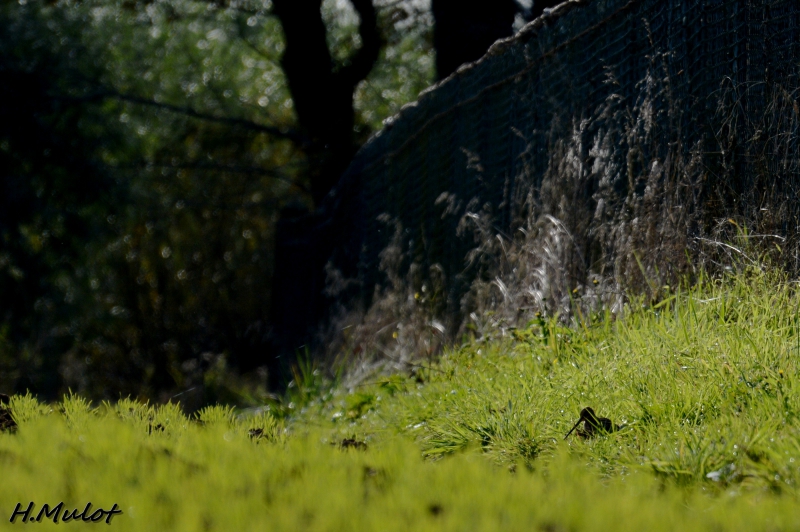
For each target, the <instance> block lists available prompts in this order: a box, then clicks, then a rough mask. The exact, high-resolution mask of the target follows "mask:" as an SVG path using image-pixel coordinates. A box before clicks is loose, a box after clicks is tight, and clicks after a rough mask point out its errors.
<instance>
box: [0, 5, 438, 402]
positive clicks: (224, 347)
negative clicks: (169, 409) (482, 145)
mask: <svg viewBox="0 0 800 532" xmlns="http://www.w3.org/2000/svg"><path fill="white" fill-rule="evenodd" d="M343 5H346V4H341V3H334V2H326V3H325V4H324V14H325V17H326V22H327V23H328V30H329V31H328V37H329V39H330V43H331V46H333V47H334V48H335V50H334V55H335V56H336V57H346V56H347V54H348V53H349V52H350V49H351V48H352V47H353V46H355V45H356V44H357V43H356V41H355V40H354V35H355V34H354V24H355V22H354V19H353V17H352V13H350V14H348V13H349V12H348V11H347V9H345V8H344V7H343ZM409 6H410V4H409V5H408V6H407V5H405V4H404V3H396V2H393V3H390V4H387V5H386V6H383V7H380V8H379V18H380V24H381V25H382V30H383V32H384V33H385V34H386V37H387V39H386V40H387V43H388V45H387V47H386V48H385V50H384V51H383V55H382V57H381V59H380V60H379V62H378V64H377V65H376V67H375V69H374V71H373V73H372V75H371V76H370V77H369V78H368V79H367V80H365V81H364V82H363V83H362V84H361V86H359V88H358V94H356V107H357V115H358V117H357V124H358V125H357V127H358V132H359V134H360V136H361V138H362V139H366V137H367V136H368V135H369V134H370V133H371V132H372V131H373V130H374V129H375V128H377V127H380V124H381V121H382V120H383V119H384V118H386V117H387V116H389V115H390V114H392V113H394V112H395V111H397V110H398V109H399V106H400V105H402V104H404V103H406V102H407V101H409V100H411V99H413V98H415V97H416V94H417V92H418V91H419V90H421V89H422V88H424V87H425V86H426V85H427V84H428V82H429V80H430V79H432V66H431V65H432V62H431V61H430V57H431V49H430V45H429V43H428V42H427V40H426V34H427V32H428V31H429V28H430V21H429V19H427V18H426V17H425V16H423V15H421V14H420V13H419V12H417V11H415V10H414V9H413V8H411V7H409ZM270 7H271V6H270V3H269V2H261V1H244V2H207V1H204V0H158V1H154V2H150V1H146V2H136V1H133V2H131V1H128V0H114V1H106V0H88V1H81V2H71V1H60V2H44V1H39V0H30V1H27V2H11V3H4V4H3V5H2V6H0V69H2V72H3V77H4V79H6V80H8V82H7V83H5V84H4V86H3V87H2V88H0V115H2V116H0V117H2V118H3V123H4V124H5V125H3V126H0V162H2V167H3V168H6V169H7V170H3V173H2V175H0V208H2V209H0V210H2V213H0V299H2V301H3V305H4V313H3V314H2V315H0V370H2V371H0V376H1V377H0V388H1V389H5V390H9V389H16V390H18V391H24V390H26V389H30V390H32V391H34V392H35V393H38V394H44V395H46V396H48V397H55V396H57V395H58V394H59V393H63V392H64V391H66V390H67V389H69V388H71V389H74V390H76V391H79V392H81V393H82V394H85V395H88V396H91V397H95V398H107V399H113V398H118V397H120V396H126V395H129V394H130V395H132V396H137V397H149V398H153V399H158V400H160V401H166V400H168V399H169V398H170V397H172V395H173V394H175V393H176V392H184V391H186V390H195V389H196V390H199V391H198V392H197V393H194V395H191V396H183V397H181V399H182V400H184V401H186V402H188V403H191V405H190V406H191V407H192V408H199V407H200V406H202V405H203V404H207V403H209V402H214V401H224V402H230V403H247V402H251V403H253V404H255V403H257V402H259V401H263V398H264V397H263V396H264V390H265V388H266V380H265V379H266V376H265V374H264V373H263V372H260V373H259V372H257V371H255V370H256V368H258V367H260V366H262V365H263V364H264V359H265V355H266V352H267V349H268V345H269V342H270V338H271V334H272V333H271V330H270V325H269V319H270V314H271V288H272V270H273V261H274V256H273V255H274V253H273V249H274V248H273V246H274V235H275V226H276V222H277V219H278V213H279V210H280V209H281V208H282V207H283V206H285V205H286V204H292V205H295V204H298V203H300V204H305V205H308V204H309V198H308V195H307V189H308V183H307V179H306V174H307V172H306V171H307V169H308V167H309V164H312V163H311V162H309V161H308V160H307V158H306V155H305V154H304V153H303V151H302V149H301V148H300V147H298V145H296V144H295V143H294V142H292V141H291V140H290V139H289V138H288V137H291V134H292V132H294V130H295V129H296V128H297V125H296V123H295V117H294V110H293V105H292V101H291V98H290V94H289V90H288V87H287V85H286V82H285V79H284V76H283V73H282V70H281V68H280V58H281V54H282V52H283V47H284V43H283V35H282V31H281V28H280V23H279V21H278V20H277V18H275V17H274V16H273V15H272V14H271V12H270ZM401 62H402V63H403V64H401ZM12 124H13V126H12ZM295 133H296V132H295ZM236 371H238V372H247V373H248V377H247V379H246V380H248V382H249V383H250V384H248V386H247V388H248V389H250V391H249V392H248V391H236V390H235V389H234V388H236V385H235V384H231V382H230V379H229V378H227V377H226V376H225V375H224V373H226V372H227V373H230V372H236ZM209 374H211V375H209Z"/></svg>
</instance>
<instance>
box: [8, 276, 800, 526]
mask: <svg viewBox="0 0 800 532" xmlns="http://www.w3.org/2000/svg"><path fill="white" fill-rule="evenodd" d="M671 293H672V295H671V296H669V297H667V298H666V299H664V300H662V301H661V302H659V303H657V304H654V305H652V304H648V305H646V306H643V305H640V304H632V305H631V308H629V309H628V310H627V311H626V315H625V316H624V317H622V318H619V319H615V318H614V317H613V316H611V315H608V314H600V315H597V316H585V317H583V319H582V320H580V323H578V324H577V325H576V326H575V327H573V328H563V327H560V326H559V325H557V321H556V320H555V319H545V318H541V319H539V320H535V321H534V322H532V323H531V324H529V326H528V327H527V328H524V329H517V330H513V331H507V333H506V335H505V337H504V338H496V339H494V340H490V341H473V342H471V343H468V344H466V345H464V346H462V347H461V348H459V349H457V350H453V351H450V352H448V353H447V354H446V355H445V356H444V357H443V358H442V359H441V360H439V361H438V362H437V363H436V364H434V365H433V366H430V367H429V366H428V363H425V364H423V366H424V367H421V368H417V371H416V372H415V376H414V377H408V376H405V375H397V376H393V377H381V378H375V379H374V380H373V381H372V382H368V383H365V384H363V385H361V386H359V387H356V388H354V389H352V390H344V389H341V388H336V387H334V388H333V389H329V388H327V387H325V386H324V385H323V384H322V383H320V382H318V381H316V380H315V379H314V377H313V374H312V373H310V370H309V372H308V373H307V374H306V378H305V379H298V386H296V387H295V388H294V389H293V390H294V391H293V392H292V393H293V396H292V399H293V400H294V402H295V404H294V405H293V407H294V408H292V409H290V411H292V412H293V414H292V415H290V416H289V417H288V418H286V419H285V420H283V421H280V422H277V421H275V419H274V418H273V417H272V416H270V415H269V414H268V413H261V414H259V415H257V416H254V417H253V416H240V417H236V416H234V415H233V412H231V411H226V410H224V409H222V408H219V407H217V408H213V409H207V410H206V411H204V412H202V413H201V415H200V416H199V418H192V419H189V418H187V417H185V416H184V415H183V414H182V413H181V412H180V411H179V409H177V408H176V407H174V406H169V405H168V406H164V407H160V408H150V407H147V406H145V405H140V404H135V403H132V402H128V401H123V402H120V403H118V404H116V405H101V406H98V407H97V408H94V409H91V408H90V407H89V405H87V404H86V403H84V402H83V401H81V400H80V399H78V398H68V399H65V401H64V402H62V403H60V404H57V405H52V406H46V405H41V404H39V403H37V402H36V401H35V400H33V399H32V398H30V397H19V396H17V397H14V398H12V401H11V408H12V410H13V411H14V413H15V416H16V418H17V421H18V423H19V429H18V431H17V433H16V434H2V435H0V463H1V467H2V472H3V479H2V481H0V528H9V529H11V528H12V527H19V526H20V524H19V520H18V521H17V524H13V525H12V524H10V523H9V522H8V520H9V517H10V516H11V513H12V511H13V510H14V506H15V504H16V503H18V502H19V503H22V505H23V507H24V506H25V505H27V504H28V502H29V501H34V502H35V503H36V504H37V507H36V508H37V509H36V512H38V509H39V508H40V507H41V505H42V504H43V503H48V504H51V505H53V504H57V503H58V502H60V501H64V502H65V505H67V506H68V507H69V508H75V507H79V508H81V509H82V508H83V506H85V504H86V503H87V502H92V503H93V504H94V505H95V507H97V506H99V507H102V508H106V509H108V508H110V507H111V506H112V504H114V503H116V504H118V505H119V507H120V509H122V511H123V514H122V515H119V516H115V517H114V520H113V521H112V526H113V527H114V528H115V529H119V530H157V529H160V530H257V529H258V530H263V529H267V530H347V531H350V530H537V529H539V530H553V531H554V530H609V529H613V530H676V529H681V530H692V529H697V530H708V529H722V530H793V529H800V523H798V522H797V519H796V515H797V508H798V496H797V488H796V486H797V483H798V481H800V470H799V469H798V467H800V439H799V438H798V435H799V434H800V419H799V418H798V415H799V414H800V394H799V393H798V387H800V375H798V370H797V363H796V360H797V355H798V349H800V335H799V334H798V333H800V330H798V326H799V325H800V324H799V323H798V306H799V305H800V297H798V296H799V294H798V293H797V288H796V285H795V284H793V283H789V282H786V281H785V280H784V279H783V278H781V277H779V276H777V275H772V274H765V273H763V272H760V271H755V270H754V271H751V272H749V273H747V274H742V275H739V276H737V277H732V278H729V279H726V280H723V281H717V282H711V281H703V282H701V283H699V284H698V285H697V286H695V287H692V288H690V289H687V288H682V289H673V290H672V291H671ZM585 406H592V407H593V408H594V409H595V410H596V411H597V413H598V414H599V415H600V416H607V417H610V418H611V419H612V420H613V421H614V422H615V423H617V424H619V425H622V428H621V430H619V431H617V432H614V433H612V434H609V435H604V436H600V437H597V438H593V439H589V440H582V439H580V438H578V437H576V436H574V435H573V436H570V438H569V439H567V440H566V441H565V440H564V435H565V433H566V432H567V431H568V430H569V428H570V427H571V426H572V425H573V424H574V423H575V421H577V418H578V413H579V411H580V410H581V408H583V407H585ZM38 526H41V527H44V528H47V527H50V526H57V525H53V524H52V522H50V524H49V525H47V524H45V523H40V524H39V525H38ZM62 526H67V525H62ZM70 526H72V525H70ZM80 526H90V525H75V527H76V528H79V527H80Z"/></svg>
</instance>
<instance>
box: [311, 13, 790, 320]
mask: <svg viewBox="0 0 800 532" xmlns="http://www.w3.org/2000/svg"><path fill="white" fill-rule="evenodd" d="M799 48H800V3H798V2H797V1H796V0H591V1H589V0H571V1H569V2H566V3H564V4H562V5H561V6H559V7H558V8H556V9H555V10H553V11H552V12H551V13H549V14H548V15H545V16H543V17H541V18H539V19H538V20H536V21H534V22H532V23H530V24H529V25H528V26H526V27H525V28H524V29H523V30H522V31H520V32H519V33H518V34H517V35H516V36H514V37H512V38H510V39H508V40H505V41H502V42H499V43H497V44H495V45H494V46H493V47H492V49H491V50H490V51H489V53H488V54H487V55H486V56H485V57H484V58H483V59H481V60H480V61H479V62H477V63H474V64H472V65H468V66H465V67H462V68H461V70H460V71H459V72H457V73H456V74H454V75H452V76H451V77H449V78H448V79H446V80H444V81H443V82H441V83H439V84H438V85H436V86H434V87H432V88H431V89H429V90H427V91H426V92H424V93H423V94H422V95H421V96H420V98H419V100H418V101H417V102H415V103H413V104H410V105H408V106H406V107H405V108H403V110H402V111H401V112H400V113H399V114H398V115H397V116H395V117H394V118H392V119H391V120H390V121H387V123H386V126H385V128H384V129H383V130H382V131H381V132H380V133H378V134H377V135H375V136H374V137H373V138H372V139H371V140H370V141H369V142H368V143H367V144H366V145H365V146H364V147H363V148H362V149H361V151H360V152H359V154H358V155H357V156H356V158H355V160H354V161H353V163H352V165H351V166H350V168H349V169H348V170H347V172H346V173H345V175H344V176H343V178H342V180H341V182H340V184H339V186H338V187H337V189H336V190H335V191H334V193H333V195H332V196H331V197H330V198H329V201H328V203H327V205H326V206H325V208H324V209H323V213H325V214H324V215H322V217H321V219H324V223H322V222H321V223H322V225H324V226H325V227H336V228H338V229H337V230H336V231H335V233H336V234H337V235H339V236H337V237H335V238H333V239H332V240H330V241H329V244H328V245H330V246H333V247H335V252H334V262H335V263H336V264H337V266H339V267H340V268H341V269H342V270H343V271H345V273H346V274H348V275H351V276H354V275H356V274H357V275H358V277H359V278H360V280H361V286H362V290H363V293H362V295H363V296H364V297H366V298H369V297H370V295H371V293H372V290H373V287H374V286H375V285H376V283H380V282H381V273H380V269H379V266H380V260H381V255H380V253H381V251H382V250H383V249H384V248H385V247H386V245H387V244H388V243H389V241H390V239H391V238H392V236H393V234H394V226H392V225H387V224H383V223H381V222H379V221H378V218H379V216H380V215H382V214H388V215H389V217H390V218H391V219H392V220H396V221H398V222H399V223H400V224H401V225H402V227H403V230H404V232H405V233H404V238H405V239H406V241H407V242H408V252H409V258H408V260H410V261H413V262H415V263H417V264H421V265H433V264H438V265H441V268H442V269H443V271H444V272H445V275H446V276H447V278H448V291H449V298H450V300H451V301H453V302H457V301H458V298H459V297H460V295H462V294H463V292H464V290H465V287H466V286H467V284H468V283H469V282H470V278H469V272H468V271H465V258H466V256H467V254H468V252H469V250H470V249H471V248H472V247H474V242H472V241H471V240H470V239H469V238H468V237H465V236H462V237H459V236H458V234H459V231H458V223H459V215H457V213H458V212H460V213H461V214H463V212H465V211H466V210H469V209H472V210H474V211H480V210H483V211H484V212H485V213H489V216H490V217H491V219H492V222H493V223H494V226H495V227H496V229H497V231H498V232H499V233H502V232H503V231H506V232H509V231H512V230H513V227H512V226H513V218H514V215H515V208H517V207H518V204H519V201H520V198H522V197H524V196H525V195H526V194H527V192H528V191H529V190H532V189H533V190H535V189H536V187H538V186H540V185H541V181H542V178H543V176H544V175H545V174H546V172H547V169H548V165H550V164H551V149H552V140H553V139H554V138H556V137H558V136H559V135H562V136H563V135H568V134H569V133H570V131H571V130H574V129H575V124H576V122H579V121H580V120H581V119H584V118H590V117H595V116H597V114H598V113H599V112H601V111H600V110H602V109H603V108H604V105H605V106H606V107H607V105H608V102H609V99H610V98H618V99H619V100H621V101H627V102H629V104H630V105H631V106H634V105H635V104H636V103H637V102H638V101H640V100H641V98H642V94H643V89H642V85H643V84H647V83H655V82H658V83H660V84H662V85H665V86H667V88H668V91H667V92H668V94H667V97H665V98H660V99H657V100H655V101H654V102H653V104H652V105H653V106H654V107H653V108H652V110H651V111H652V112H653V113H654V114H655V115H658V116H663V117H664V118H663V119H664V120H667V119H668V120H670V121H671V125H670V129H671V130H673V131H674V132H676V138H679V139H680V142H681V144H682V146H683V148H682V149H683V150H684V151H686V152H688V151H690V150H693V149H698V146H699V147H700V149H702V150H706V151H708V152H709V153H710V157H711V158H710V159H709V160H712V159H714V157H716V160H717V161H718V163H719V164H720V165H722V166H725V167H726V168H729V167H733V168H734V169H735V171H734V172H732V173H730V174H729V175H734V176H736V179H735V180H731V179H728V180H727V181H726V182H725V183H717V184H715V185H704V186H706V187H708V186H716V187H718V188H720V189H723V188H724V189H725V191H724V192H723V194H722V195H723V196H724V195H726V194H727V195H728V196H730V197H735V196H736V195H737V194H740V193H744V192H747V191H751V190H753V189H754V187H761V188H762V189H763V188H765V187H766V189H769V190H771V193H773V194H794V190H795V183H796V181H797V178H798V171H797V170H798V167H797V158H798V157H797V153H798V152H797V147H798V146H797V143H796V140H795V139H796V137H795V136H794V135H789V136H788V137H786V138H785V139H783V140H781V141H780V142H775V139H766V138H764V139H763V141H761V142H758V138H759V135H760V134H761V133H762V132H763V131H762V130H763V128H764V127H765V126H764V123H765V117H769V116H772V121H773V122H775V121H778V122H780V121H789V122H791V124H789V125H786V124H784V126H785V127H784V126H781V127H782V128H783V129H782V131H789V132H790V133H791V132H792V131H793V128H795V127H796V122H797V120H798V116H797V114H798V106H797V103H796V98H797V94H796V92H795V91H794V89H793V88H797V87H798V74H799V73H800V68H799V67H798V63H800V49H799ZM780 91H783V92H784V93H785V96H786V98H785V102H788V103H787V104H786V105H784V106H780V105H778V106H776V104H775V102H776V100H775V94H776V93H779V92H780ZM722 101H724V102H725V103H726V105H728V107H727V109H729V110H733V111H731V112H728V113H727V114H725V116H721V114H720V102H722ZM659 106H661V107H664V106H672V109H671V110H670V113H669V114H664V113H662V115H659V112H660V111H664V109H659ZM720 135H728V136H729V137H731V138H735V139H748V142H747V143H745V142H741V143H739V144H736V142H733V144H731V142H728V143H727V144H726V143H723V142H721V140H720V139H719V138H718V137H719V136H720ZM753 139H755V140H756V141H757V142H750V141H751V140H753ZM771 141H772V144H770V142H771ZM721 145H724V146H727V147H728V148H729V153H725V149H723V148H720V146H721ZM714 150H717V151H720V152H721V153H717V154H714V153H711V152H713V151H714ZM756 150H760V153H756ZM765 150H766V151H769V150H773V151H775V156H774V157H767V158H764V157H763V155H764V153H765ZM627 157H628V159H630V153H629V154H628V155H627ZM756 159H758V161H761V162H759V163H758V164H767V165H768V166H770V168H767V169H766V170H767V172H768V173H769V174H770V175H773V176H775V182H773V183H767V184H765V183H763V182H756V181H757V180H758V179H759V177H758V176H760V175H761V176H763V175H764V173H763V172H757V171H754V169H753V167H752V165H754V164H756V162H755V161H756ZM764 161H767V162H766V163H764ZM625 164H627V165H628V169H627V171H628V172H629V173H630V172H631V164H632V163H631V161H630V160H628V161H627V163H626V162H625V161H623V167H624V165H625ZM709 164H710V163H709ZM641 171H642V172H646V169H642V170H641ZM624 172H625V170H623V171H622V173H624ZM523 175H524V176H525V179H520V176H523ZM703 175H704V176H705V177H703V179H708V178H709V176H711V178H713V177H714V171H713V168H712V169H711V170H709V171H708V172H705V174H703ZM601 178H602V175H600V174H591V175H590V178H589V179H588V181H587V183H586V184H585V186H586V188H587V191H586V194H585V198H586V201H588V202H590V203H591V202H594V203H596V202H597V196H596V195H593V191H595V190H597V188H598V187H599V186H600V184H599V183H597V182H591V181H592V179H595V180H599V179H601ZM635 183H636V180H635V179H633V178H631V179H624V178H620V179H619V183H618V184H617V185H615V186H618V187H621V188H622V189H623V190H621V191H620V193H621V194H622V195H623V196H624V195H625V194H627V193H628V192H630V191H629V190H627V188H630V187H635ZM634 192H636V193H642V192H641V191H638V192H637V191H634ZM732 201H735V200H732ZM454 205H456V206H457V207H458V208H455V207H454ZM593 207H594V205H593V206H592V208H590V209H589V211H591V210H592V209H593ZM720 208H722V207H720ZM459 209H460V210H459ZM796 218H797V217H796V215H794V214H791V213H789V214H788V215H785V216H783V220H784V222H786V221H787V220H792V219H796ZM785 229H789V228H788V227H785ZM454 304H457V303H454Z"/></svg>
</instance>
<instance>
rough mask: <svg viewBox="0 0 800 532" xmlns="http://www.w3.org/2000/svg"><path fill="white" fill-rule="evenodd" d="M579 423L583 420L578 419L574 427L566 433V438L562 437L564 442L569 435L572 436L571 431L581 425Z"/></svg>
mask: <svg viewBox="0 0 800 532" xmlns="http://www.w3.org/2000/svg"><path fill="white" fill-rule="evenodd" d="M581 421H583V418H580V419H578V422H577V423H575V425H574V426H573V427H572V428H571V429H569V432H567V435H566V436H564V439H565V440H566V439H567V438H569V435H570V434H572V431H573V430H575V429H576V428H578V425H580V424H581Z"/></svg>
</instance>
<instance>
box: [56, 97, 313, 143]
mask: <svg viewBox="0 0 800 532" xmlns="http://www.w3.org/2000/svg"><path fill="white" fill-rule="evenodd" d="M57 98H60V99H65V100H73V101H94V100H103V99H106V98H113V99H115V100H120V101H124V102H130V103H135V104H138V105H146V106H149V107H156V108H158V109H164V110H166V111H170V112H172V113H177V114H182V115H185V116H189V117H192V118H197V119H198V120H206V121H208V122H216V123H219V124H227V125H229V126H235V127H241V128H244V129H249V130H251V131H256V132H259V133H267V134H269V135H272V136H275V137H279V138H283V139H287V140H291V141H292V142H294V143H295V144H297V145H298V146H300V147H306V146H308V145H309V144H310V143H311V139H309V138H308V137H307V136H306V135H303V134H302V133H300V132H298V131H294V130H291V129H287V128H279V127H275V126H268V125H264V124H259V123H257V122H253V121H251V120H246V119H244V118H232V117H228V116H215V115H210V114H206V113H201V112H199V111H196V110H195V109H192V108H191V107H188V106H187V107H183V106H179V105H173V104H170V103H163V102H157V101H155V100H151V99H148V98H143V97H141V96H136V95H133V94H125V93H121V92H117V91H115V90H112V89H103V90H101V91H99V92H96V93H94V94H90V95H87V96H84V97H64V96H61V97H58V96H57Z"/></svg>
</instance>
